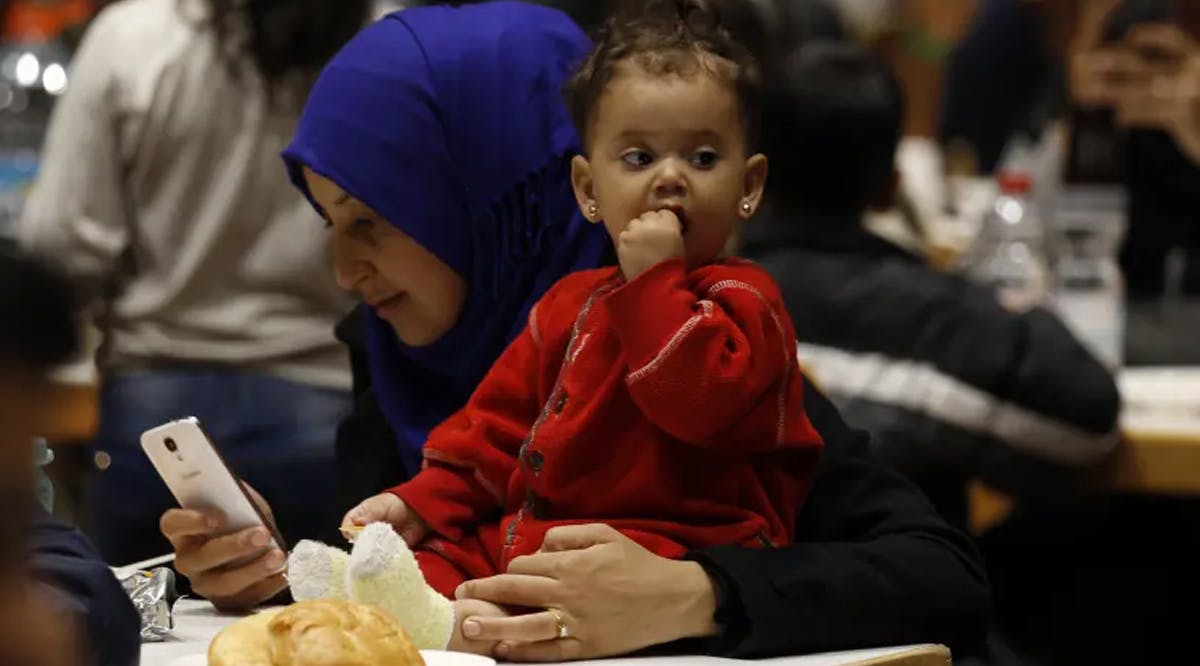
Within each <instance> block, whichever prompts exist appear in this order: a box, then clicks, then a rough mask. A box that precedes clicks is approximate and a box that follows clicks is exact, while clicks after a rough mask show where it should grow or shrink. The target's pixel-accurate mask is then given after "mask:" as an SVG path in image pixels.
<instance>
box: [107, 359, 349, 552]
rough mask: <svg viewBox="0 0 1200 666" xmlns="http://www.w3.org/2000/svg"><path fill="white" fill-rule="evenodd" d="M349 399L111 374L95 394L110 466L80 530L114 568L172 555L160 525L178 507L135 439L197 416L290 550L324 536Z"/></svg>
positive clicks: (158, 374)
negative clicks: (86, 530) (265, 509)
mask: <svg viewBox="0 0 1200 666" xmlns="http://www.w3.org/2000/svg"><path fill="white" fill-rule="evenodd" d="M351 404H352V398H351V395H350V393H349V392H348V391H336V390H329V389H322V388H317V387H314V386H308V385H304V384H298V383H295V382H290V381H286V380H283V379H278V378H274V377H269V376H264V375H255V374H249V373H242V372H234V371H229V370H224V369H220V370H218V369H206V368H184V369H165V370H154V371H146V372H132V373H120V374H113V375H110V376H107V377H105V380H104V386H103V388H102V390H101V395H100V429H99V433H98V434H97V437H96V440H95V441H94V442H93V446H94V448H95V449H96V450H97V451H104V452H105V453H107V454H108V455H109V456H110V457H111V465H110V466H109V467H108V468H107V469H105V470H103V471H98V472H96V473H95V474H94V475H93V478H92V479H91V480H90V482H89V484H88V489H87V494H86V497H87V503H86V506H85V507H84V510H85V511H86V513H87V516H88V520H87V523H88V525H89V527H90V529H89V531H90V532H91V536H92V537H93V538H94V539H95V541H96V543H97V545H98V546H99V547H100V550H101V552H102V553H103V555H104V558H105V559H106V560H107V561H108V562H109V563H110V564H114V565H120V564H128V563H130V562H134V561H138V560H142V559H146V558H150V557H155V556H158V555H162V554H164V553H168V552H170V550H171V548H170V544H168V543H167V541H166V539H165V538H164V537H163V536H162V535H161V534H160V532H159V518H160V517H161V516H162V514H163V512H164V511H166V510H167V509H169V508H171V507H174V506H177V505H176V503H175V500H174V498H173V497H172V496H171V494H170V491H169V490H167V487H166V484H164V483H163V481H162V479H160V478H159V476H158V474H157V473H156V472H155V471H154V468H153V466H151V464H150V461H149V459H148V458H147V457H146V455H145V453H143V452H142V449H141V445H140V443H139V438H140V437H141V434H142V432H144V431H145V430H147V429H149V428H152V427H154V426H157V425H161V424H163V423H166V422H167V421H172V420H175V419H179V418H183V417H186V416H195V417H196V418H198V419H200V423H201V425H202V426H203V427H204V429H205V431H206V432H207V433H208V434H209V436H210V437H211V438H212V439H213V441H214V442H215V443H216V444H217V446H218V447H219V448H220V450H221V454H222V455H223V456H224V457H225V459H226V461H227V462H228V463H229V466H230V467H231V468H233V471H234V473H235V474H237V475H239V476H240V477H241V478H242V479H243V480H245V481H246V482H248V483H249V484H250V485H251V486H253V487H254V488H255V489H256V490H258V491H259V492H260V493H262V495H263V497H265V498H266V500H267V502H268V503H269V504H270V505H271V509H272V511H273V512H274V514H275V520H276V522H277V523H278V525H279V529H280V531H282V532H283V536H284V538H285V539H286V540H287V542H288V544H289V545H292V544H295V543H296V541H297V540H299V539H302V538H309V537H311V536H313V535H316V534H319V533H321V530H322V529H325V531H328V526H329V525H330V524H332V522H331V521H336V520H337V519H338V516H335V515H334V493H335V490H336V479H335V478H334V472H335V465H334V440H335V438H336V434H337V426H338V422H339V421H340V420H341V419H342V418H344V417H345V416H346V415H347V414H349V413H350V410H351Z"/></svg>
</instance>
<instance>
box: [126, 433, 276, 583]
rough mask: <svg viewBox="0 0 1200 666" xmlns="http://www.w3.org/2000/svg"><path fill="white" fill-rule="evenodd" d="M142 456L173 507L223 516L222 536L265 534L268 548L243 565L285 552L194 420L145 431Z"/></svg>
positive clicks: (273, 531)
mask: <svg viewBox="0 0 1200 666" xmlns="http://www.w3.org/2000/svg"><path fill="white" fill-rule="evenodd" d="M142 450H143V451H145V452H146V455H147V456H149V458H150V462H151V463H153V464H154V469H155V470H157V471H158V475H159V476H161V477H162V480H163V481H165V482H166V484H167V487H168V488H170V489H171V494H173V495H174V496H175V499H176V500H177V501H178V502H179V506H181V507H183V508H185V509H216V510H217V511H220V512H221V513H222V514H223V515H224V516H225V528H226V530H227V533H233V532H240V531H241V530H244V529H247V528H250V527H260V526H261V527H265V528H267V530H269V531H270V533H271V536H272V539H273V541H274V543H271V544H268V545H267V546H266V547H265V548H264V549H263V550H262V551H261V552H259V553H256V554H254V555H252V556H249V557H247V558H246V560H244V561H249V560H252V559H254V558H256V557H258V556H259V555H261V554H262V553H263V552H266V551H267V550H269V549H271V548H279V549H280V550H284V549H285V548H286V547H287V544H285V543H284V540H283V537H282V536H281V535H280V534H279V531H278V530H276V529H275V528H274V527H273V526H272V524H271V521H269V520H267V518H266V516H264V515H263V513H262V512H261V511H260V510H259V508H258V505H257V504H255V503H254V500H252V499H251V498H250V494H249V493H247V492H246V489H245V487H243V486H242V483H241V482H240V481H238V479H237V477H236V476H235V475H234V473H233V470H231V469H230V468H229V465H228V464H226V462H225V459H224V458H222V457H221V453H220V452H219V451H218V450H217V447H216V446H215V445H214V444H213V443H212V440H211V439H209V437H208V435H207V434H206V433H205V432H204V429H203V428H201V427H200V421H199V420H197V419H196V418H193V417H189V418H186V419H181V420H179V421H172V422H170V423H167V424H164V425H161V426H158V427H157V428H152V429H150V430H147V431H146V432H144V433H142ZM284 552H286V550H285V551H284ZM244 561H243V562H244ZM240 563H241V562H234V563H232V565H233V566H236V565H237V564H240Z"/></svg>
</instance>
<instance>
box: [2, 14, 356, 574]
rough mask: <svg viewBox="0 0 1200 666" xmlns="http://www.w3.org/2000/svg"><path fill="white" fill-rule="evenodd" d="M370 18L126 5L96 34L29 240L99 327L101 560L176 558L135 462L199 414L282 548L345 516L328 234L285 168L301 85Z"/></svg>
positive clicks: (343, 398)
mask: <svg viewBox="0 0 1200 666" xmlns="http://www.w3.org/2000/svg"><path fill="white" fill-rule="evenodd" d="M371 14H372V3H370V2H368V0H323V1H319V2H305V3H290V4H289V3H278V2H269V1H267V0H248V1H244V2H239V1H236V0H121V1H120V2H116V3H113V4H111V5H109V6H108V7H107V8H106V9H104V10H103V11H102V12H101V13H100V14H99V16H98V17H97V18H96V19H95V20H94V21H93V23H92V25H91V26H90V27H89V28H88V30H87V33H86V34H85V36H84V39H83V42H82V44H81V45H80V48H79V50H78V52H77V53H76V56H75V58H74V61H73V63H72V65H71V67H70V72H69V76H70V79H69V85H68V88H67V91H66V93H65V94H64V95H63V97H62V98H61V99H60V100H59V102H58V104H57V106H56V108H55V110H54V114H53V117H52V119H51V123H50V128H49V133H48V136H47V138H46V143H45V147H44V152H43V163H42V170H41V173H40V174H39V175H38V178H37V181H36V183H35V185H34V187H33V189H32V191H31V193H30V196H29V199H28V201H27V204H26V208H25V211H24V215H23V219H22V222H21V226H20V230H19V234H20V240H21V243H22V244H23V245H24V246H25V247H26V248H28V249H30V250H32V251H34V252H36V253H39V254H41V255H43V256H46V257H48V258H51V259H53V260H55V261H56V262H58V263H59V264H60V265H61V266H62V267H63V268H64V269H65V270H66V272H67V273H68V274H69V275H70V276H71V277H72V278H73V279H74V281H75V283H76V284H77V286H78V290H79V293H80V294H81V295H82V296H83V298H85V299H86V302H87V303H88V304H89V305H90V307H91V308H92V309H93V311H95V312H101V313H102V317H101V318H100V319H101V321H102V322H103V324H104V328H105V333H106V339H105V345H104V348H103V349H104V352H103V354H102V358H101V361H100V362H101V377H102V388H101V422H100V429H99V433H98V434H97V436H96V439H95V441H94V442H93V446H94V447H95V449H96V450H98V451H104V452H105V453H107V455H108V457H109V459H110V460H111V465H110V466H108V467H107V469H105V470H103V471H98V472H97V473H96V474H94V475H93V476H94V478H92V479H91V480H90V483H89V488H88V492H87V495H86V501H85V504H84V507H85V509H86V510H87V511H88V512H89V513H90V517H91V520H90V521H89V526H90V531H91V533H92V535H93V537H94V538H95V539H96V540H97V542H98V545H99V546H100V548H101V550H102V552H103V554H104V555H105V557H106V559H108V560H109V561H110V562H111V563H114V564H124V563H128V562H132V561H135V560H139V559H143V558H146V557H152V556H156V555H159V554H162V553H165V552H169V545H168V544H167V542H166V541H165V540H164V539H163V537H162V536H161V535H160V534H159V531H158V518H159V516H160V515H162V513H163V511H164V510H166V509H167V508H169V507H170V506H172V505H173V501H172V500H171V497H170V495H169V493H168V491H167V488H166V486H165V485H164V484H163V483H162V481H161V480H160V479H159V478H158V477H157V475H156V474H155V473H154V471H153V469H152V468H151V466H150V464H149V462H148V461H147V459H146V458H145V456H144V454H143V453H142V452H141V450H140V448H139V444H138V437H139V435H140V433H141V432H142V431H143V430H145V429H147V428H150V427H153V426H155V425H158V424H160V423H162V422H165V421H168V420H172V419H176V418H180V417H184V416H196V417H198V418H199V419H200V421H201V423H202V424H203V426H204V427H205V428H206V430H208V432H209V434H210V436H212V437H213V439H214V440H215V441H216V443H217V444H218V446H219V448H220V450H221V451H222V453H223V454H224V455H225V457H226V459H227V461H228V462H229V464H230V466H231V467H232V468H233V469H234V471H235V472H236V473H237V474H239V475H240V477H241V478H243V479H246V480H247V481H248V482H249V483H251V484H252V485H253V486H254V487H255V488H257V489H259V490H260V491H261V492H262V493H263V494H264V495H265V496H266V497H267V499H268V500H269V501H270V504H271V506H272V507H273V508H274V510H275V517H276V519H277V520H278V522H279V525H280V528H281V529H282V531H283V533H284V535H285V538H286V539H287V540H288V541H290V542H294V540H296V539H299V538H303V537H305V536H309V535H310V530H312V529H314V528H315V526H316V525H320V524H321V523H322V522H324V521H327V520H332V519H334V518H333V516H332V511H333V495H334V479H333V476H332V474H331V473H330V472H329V470H330V469H332V462H333V457H334V440H335V431H336V427H337V423H338V421H339V420H340V419H341V418H342V417H343V415H344V414H346V413H347V412H348V411H349V409H350V406H351V405H350V401H351V398H350V392H349V389H350V372H349V362H348V359H347V357H346V353H345V351H344V349H343V348H341V346H340V345H339V344H338V343H337V341H336V340H335V338H334V336H333V326H334V324H335V323H336V321H337V320H338V319H340V318H341V317H342V316H343V315H345V314H346V313H347V312H348V311H349V310H350V309H351V307H352V305H353V303H352V301H351V300H350V298H349V296H348V295H346V294H345V293H344V292H342V291H341V290H340V289H339V288H338V287H337V285H336V284H335V282H334V279H333V275H332V272H331V270H330V269H329V268H328V267H329V266H330V265H331V262H330V259H329V254H328V253H329V252H330V249H329V247H328V243H327V236H326V235H325V234H322V233H319V232H318V231H317V230H318V229H319V225H320V224H321V221H320V219H319V218H318V217H317V215H316V213H315V212H313V210H312V208H311V206H309V204H308V202H306V201H305V200H304V198H303V196H301V195H300V194H299V193H298V192H296V190H295V189H294V188H293V187H292V186H291V184H290V183H289V182H288V179H287V175H286V173H285V172H284V170H283V169H282V168H281V167H280V157H279V155H280V152H281V151H282V150H283V148H284V147H285V146H286V145H287V142H288V140H289V139H290V137H291V136H292V132H293V130H294V128H295V125H296V122H297V120H298V118H299V112H300V109H301V104H302V101H303V98H304V96H305V94H306V92H307V86H308V84H309V83H310V82H311V81H312V80H313V79H314V78H315V75H316V74H317V72H318V71H319V68H320V67H321V66H322V65H323V64H324V62H325V61H326V60H327V59H328V58H329V57H330V56H332V55H333V53H334V52H336V50H337V49H338V48H339V47H340V46H341V44H342V43H344V42H345V41H346V40H347V39H349V38H350V37H351V36H352V35H353V34H354V33H355V32H357V30H358V29H359V28H360V27H361V26H362V25H363V24H364V23H365V22H366V21H367V19H368V18H369V16H370V15H371Z"/></svg>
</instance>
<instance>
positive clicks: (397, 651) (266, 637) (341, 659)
mask: <svg viewBox="0 0 1200 666" xmlns="http://www.w3.org/2000/svg"><path fill="white" fill-rule="evenodd" d="M208 664H209V666H377V665H381V664H386V665H387V666H424V664H425V662H424V660H422V659H421V653H420V652H418V651H417V649H416V647H414V646H413V643H412V641H411V640H409V638H408V635H407V634H405V633H404V629H403V628H401V627H400V625H399V623H397V622H396V620H395V619H393V618H392V617H391V616H390V615H388V614H387V613H385V612H384V611H382V610H380V609H378V608H375V607H374V606H367V605H363V604H356V603H353V602H349V601H341V600H336V599H314V600H311V601H302V602H299V603H295V604H292V605H291V606H288V607H287V608H284V609H283V610H279V611H273V612H266V613H259V614H257V615H253V616H251V617H248V618H245V619H243V620H239V621H238V622H236V623H234V624H233V625H230V626H229V627H226V628H225V629H224V630H222V631H221V633H219V634H217V637H216V638H214V639H213V642H212V644H210V645H209V646H208Z"/></svg>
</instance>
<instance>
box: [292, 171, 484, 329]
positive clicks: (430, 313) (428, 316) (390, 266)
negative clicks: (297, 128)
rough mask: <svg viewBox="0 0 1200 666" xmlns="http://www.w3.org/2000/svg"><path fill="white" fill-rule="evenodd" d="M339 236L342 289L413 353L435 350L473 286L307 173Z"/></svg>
mask: <svg viewBox="0 0 1200 666" xmlns="http://www.w3.org/2000/svg"><path fill="white" fill-rule="evenodd" d="M304 180H305V182H306V183H307V184H308V191H309V193H310V194H311V195H312V198H313V200H314V201H316V202H317V205H319V206H320V207H321V211H322V213H323V215H324V217H325V219H326V221H328V222H329V225H330V227H331V230H332V233H333V268H334V273H335V276H336V277H337V282H338V284H339V285H340V286H341V287H342V288H343V289H346V290H347V291H353V292H355V293H357V294H358V296H359V297H360V298H362V300H363V302H365V303H366V304H367V305H368V306H370V307H371V309H372V310H374V311H375V313H376V314H377V315H379V317H380V318H381V319H383V320H384V321H386V322H387V323H388V324H390V325H391V327H392V329H393V330H394V331H395V332H396V336H397V337H398V338H400V341H401V342H403V343H404V344H406V345H408V346H410V347H424V346H427V345H430V344H433V343H434V342H436V341H437V340H438V338H440V337H442V336H443V335H445V334H446V333H447V332H448V331H449V330H450V329H451V328H453V327H454V324H455V322H457V321H458V316H459V314H461V313H462V309H463V304H464V303H465V301H466V298H467V283H466V281H465V280H463V278H462V277H461V276H460V275H459V274H458V273H456V272H454V270H452V269H451V268H450V267H449V266H447V265H446V264H444V263H442V261H441V260H440V259H438V258H437V257H436V256H434V254H433V253H432V252H430V251H429V250H426V249H425V248H424V247H422V246H421V245H420V244H419V243H417V242H416V241H415V240H413V239H412V238H411V237H409V236H408V235H407V234H405V233H404V232H403V231H400V229H398V228H397V227H395V226H393V225H392V224H390V223H389V222H388V221H387V220H385V219H383V218H382V217H380V216H379V214H378V213H376V212H375V211H373V210H371V209H370V208H368V207H367V206H366V204H364V203H362V202H361V201H359V200H357V199H355V198H354V197H352V196H350V195H349V194H348V193H346V191H345V190H343V189H342V188H341V187H339V186H338V185H337V184H336V183H334V182H333V181H331V180H329V179H328V178H325V177H324V176H321V175H320V174H317V173H315V172H313V171H311V170H310V169H309V168H308V167H305V168H304Z"/></svg>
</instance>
